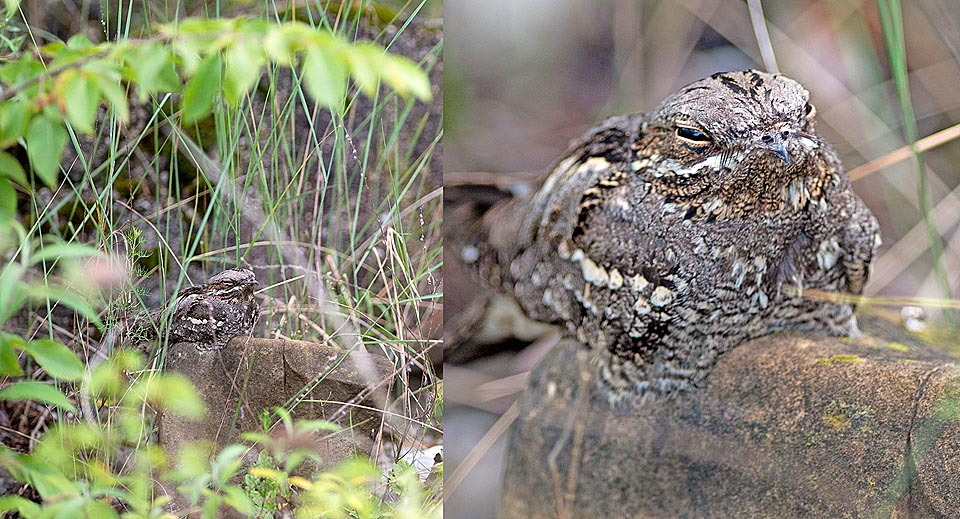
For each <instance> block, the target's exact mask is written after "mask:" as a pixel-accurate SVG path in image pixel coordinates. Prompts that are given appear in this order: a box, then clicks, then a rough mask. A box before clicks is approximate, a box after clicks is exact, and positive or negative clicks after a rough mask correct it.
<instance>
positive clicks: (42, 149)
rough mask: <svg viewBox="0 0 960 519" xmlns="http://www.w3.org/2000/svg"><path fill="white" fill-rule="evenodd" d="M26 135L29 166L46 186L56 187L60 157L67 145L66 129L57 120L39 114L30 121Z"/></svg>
mask: <svg viewBox="0 0 960 519" xmlns="http://www.w3.org/2000/svg"><path fill="white" fill-rule="evenodd" d="M26 137H27V157H28V158H29V159H30V166H31V167H33V171H34V172H35V173H36V174H37V176H38V177H40V180H41V181H43V183H44V184H46V185H47V187H50V188H54V187H56V185H57V172H58V171H59V170H60V157H61V156H62V155H63V150H64V148H65V147H66V146H67V131H66V130H65V129H64V128H63V125H62V124H60V122H59V121H53V120H51V119H50V118H49V117H48V116H46V115H39V116H37V117H34V118H33V120H32V121H30V125H29V126H28V127H27V135H26Z"/></svg>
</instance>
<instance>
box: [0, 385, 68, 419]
mask: <svg viewBox="0 0 960 519" xmlns="http://www.w3.org/2000/svg"><path fill="white" fill-rule="evenodd" d="M0 400H33V401H35V402H41V403H44V404H50V405H54V406H57V407H59V408H60V409H64V410H66V411H70V412H72V413H76V412H77V408H76V407H74V405H73V404H71V403H70V401H69V400H67V397H65V396H63V393H61V392H60V390H58V389H57V388H55V387H53V386H51V385H49V384H44V383H43V382H33V381H30V382H17V383H15V384H11V385H9V386H7V387H5V388H3V389H0Z"/></svg>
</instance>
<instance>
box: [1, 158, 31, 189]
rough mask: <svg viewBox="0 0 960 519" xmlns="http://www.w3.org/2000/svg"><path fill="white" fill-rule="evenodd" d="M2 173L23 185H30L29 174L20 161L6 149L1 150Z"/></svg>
mask: <svg viewBox="0 0 960 519" xmlns="http://www.w3.org/2000/svg"><path fill="white" fill-rule="evenodd" d="M0 175H3V176H5V177H7V178H9V179H10V180H13V181H15V182H17V183H18V184H20V185H21V186H24V187H28V186H29V183H28V182H27V174H26V173H25V172H24V171H23V166H21V165H20V161H19V160H17V159H15V158H14V157H13V155H11V154H9V153H7V152H5V151H0Z"/></svg>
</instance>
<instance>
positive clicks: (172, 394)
mask: <svg viewBox="0 0 960 519" xmlns="http://www.w3.org/2000/svg"><path fill="white" fill-rule="evenodd" d="M140 383H142V384H145V385H146V386H145V389H146V397H147V399H148V400H149V401H150V402H151V403H153V404H154V405H156V406H157V407H159V408H160V409H163V410H164V411H167V412H171V413H174V414H177V415H180V416H186V417H189V418H199V417H201V416H203V413H204V412H205V408H204V405H203V401H202V400H201V399H200V396H199V395H198V394H197V390H196V388H194V387H193V384H191V383H190V381H188V380H187V379H186V378H184V377H183V376H180V375H177V374H174V373H168V374H164V375H163V376H160V377H157V378H154V379H153V380H145V381H143V382H138V384H140Z"/></svg>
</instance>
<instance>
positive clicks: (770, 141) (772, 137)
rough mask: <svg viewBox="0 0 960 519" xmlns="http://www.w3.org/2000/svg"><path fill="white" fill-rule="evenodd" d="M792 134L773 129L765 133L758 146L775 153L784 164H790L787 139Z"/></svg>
mask: <svg viewBox="0 0 960 519" xmlns="http://www.w3.org/2000/svg"><path fill="white" fill-rule="evenodd" d="M789 137H790V134H789V133H787V132H784V131H781V130H776V131H771V132H769V133H766V134H764V135H763V137H761V138H760V140H759V141H758V142H757V147H758V148H760V149H764V150H767V151H769V152H770V153H773V154H774V155H776V156H777V157H780V159H782V160H783V162H784V164H786V165H787V166H789V165H790V152H789V151H787V139H788V138H789Z"/></svg>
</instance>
